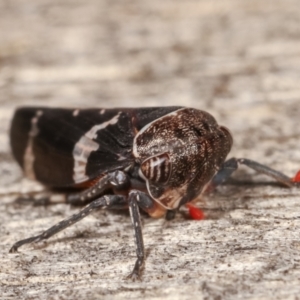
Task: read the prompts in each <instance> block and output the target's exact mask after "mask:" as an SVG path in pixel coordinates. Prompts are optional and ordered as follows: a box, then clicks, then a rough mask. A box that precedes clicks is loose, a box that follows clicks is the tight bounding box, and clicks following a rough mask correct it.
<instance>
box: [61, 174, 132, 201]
mask: <svg viewBox="0 0 300 300" xmlns="http://www.w3.org/2000/svg"><path fill="white" fill-rule="evenodd" d="M127 184H129V179H128V175H126V173H124V172H123V171H120V170H117V171H114V172H111V173H108V174H105V175H104V176H103V177H101V178H100V180H99V181H97V183H95V184H94V185H93V186H91V187H90V188H88V189H86V190H83V191H81V192H78V193H73V194H69V195H67V196H66V202H67V203H70V204H72V205H83V204H86V203H87V202H90V201H91V200H93V199H95V198H98V197H99V196H101V195H102V194H103V192H104V191H105V190H107V189H109V188H115V189H121V188H124V187H125V186H126V185H127Z"/></svg>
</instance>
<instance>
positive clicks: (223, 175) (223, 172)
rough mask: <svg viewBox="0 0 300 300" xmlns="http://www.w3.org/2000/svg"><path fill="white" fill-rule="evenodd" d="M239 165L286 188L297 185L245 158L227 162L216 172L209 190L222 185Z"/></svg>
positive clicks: (274, 171)
mask: <svg viewBox="0 0 300 300" xmlns="http://www.w3.org/2000/svg"><path fill="white" fill-rule="evenodd" d="M239 165H245V166H247V167H249V168H251V169H253V170H255V171H257V172H258V173H262V174H265V175H267V176H269V177H272V178H274V179H275V180H276V181H278V182H280V183H282V184H284V185H286V186H288V187H292V186H298V184H297V183H295V182H293V181H292V179H291V178H290V177H288V176H286V175H285V174H283V173H281V172H279V171H276V170H274V169H272V168H270V167H267V166H265V165H262V164H260V163H258V162H256V161H253V160H250V159H247V158H234V157H233V158H231V159H229V160H227V161H226V162H225V163H224V164H223V166H222V168H221V169H220V170H219V171H218V173H217V174H216V175H215V176H214V177H213V179H212V181H211V183H210V186H209V187H210V188H211V187H213V188H214V187H217V186H218V185H220V184H222V183H223V182H224V181H226V180H227V179H228V178H229V177H230V176H231V174H232V173H233V172H234V171H235V170H236V169H237V168H238V167H239Z"/></svg>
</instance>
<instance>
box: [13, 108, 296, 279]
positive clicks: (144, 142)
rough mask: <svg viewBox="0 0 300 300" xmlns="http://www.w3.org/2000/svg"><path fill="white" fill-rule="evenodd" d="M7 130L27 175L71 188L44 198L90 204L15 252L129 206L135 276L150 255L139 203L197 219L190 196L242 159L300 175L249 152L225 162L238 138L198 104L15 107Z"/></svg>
mask: <svg viewBox="0 0 300 300" xmlns="http://www.w3.org/2000/svg"><path fill="white" fill-rule="evenodd" d="M10 136H11V148H12V152H13V155H14V157H15V158H16V160H17V162H18V163H19V165H20V166H21V167H22V169H23V171H24V174H25V175H26V176H27V177H29V178H31V179H35V180H37V181H39V182H41V183H43V184H44V185H45V186H48V187H49V188H73V189H74V190H73V192H72V193H66V194H60V195H58V196H57V195H55V194H54V195H49V196H48V197H47V199H44V200H46V201H48V202H49V203H51V202H54V199H55V200H57V199H59V201H62V202H66V203H69V204H76V205H77V204H81V205H85V207H84V208H83V209H82V210H81V211H80V212H78V213H76V214H74V215H72V216H71V217H69V218H67V219H65V220H63V221H61V222H59V223H58V224H56V225H54V226H53V227H51V228H49V229H47V230H45V231H44V232H42V233H41V234H39V235H36V236H33V237H29V238H27V239H23V240H21V241H18V242H16V243H15V244H14V245H13V246H12V248H11V249H10V252H16V251H17V250H18V248H19V247H20V246H22V245H24V244H28V243H32V242H38V241H41V240H45V239H48V238H49V237H51V236H53V235H54V234H56V233H58V232H59V231H61V230H63V229H65V228H67V227H68V226H70V225H72V224H74V223H76V222H78V221H79V220H81V219H83V218H84V217H86V216H87V215H88V214H90V213H91V212H92V211H95V210H98V209H129V212H130V216H131V222H132V226H133V230H134V238H135V243H136V256H137V259H136V262H135V265H134V267H133V270H132V272H131V273H130V275H129V277H131V278H132V279H137V278H140V276H141V272H142V270H143V267H144V262H145V252H144V242H143V235H142V226H141V218H140V209H141V210H143V211H144V212H146V213H148V214H149V215H150V216H151V217H154V218H159V217H164V216H165V217H166V219H171V218H173V217H174V215H175V213H176V211H177V210H178V209H179V208H180V207H181V206H182V205H184V204H187V205H189V208H190V210H191V212H193V214H194V215H195V216H196V217H195V218H198V217H199V218H200V217H201V216H199V214H198V213H197V212H196V211H195V210H194V209H193V208H192V206H191V203H192V202H193V201H194V200H195V199H197V198H198V197H199V196H200V195H201V194H202V193H203V192H205V190H207V189H208V188H211V187H216V186H218V185H219V184H221V183H222V182H223V181H225V180H226V179H227V178H228V177H229V176H230V175H231V174H232V173H233V172H234V171H235V170H236V169H237V168H238V166H239V165H241V164H243V165H246V166H248V167H250V168H252V169H254V170H256V171H257V172H260V173H264V174H266V175H268V176H270V177H273V178H274V179H275V180H277V181H279V182H281V183H282V184H284V185H286V186H288V187H293V186H299V181H300V178H299V177H300V175H297V176H298V177H297V176H296V177H295V178H294V179H291V178H289V177H288V176H286V175H284V174H282V173H280V172H278V171H275V170H273V169H271V168H269V167H267V166H264V165H261V164H259V163H257V162H255V161H252V160H249V159H243V158H240V159H236V158H231V159H229V160H227V161H225V160H226V157H227V155H228V153H229V151H230V149H231V146H232V143H233V140H232V136H231V134H230V132H229V130H228V129H227V128H225V127H223V126H219V125H218V124H217V122H216V120H215V119H214V118H213V117H212V116H211V115H210V114H209V113H207V112H205V111H201V110H197V109H193V108H186V107H175V106H174V107H151V108H115V109H99V108H94V109H61V108H44V107H22V108H19V109H18V110H17V111H16V112H15V115H14V117H13V120H12V125H11V132H10ZM55 197H56V198H55ZM57 197H59V198H57Z"/></svg>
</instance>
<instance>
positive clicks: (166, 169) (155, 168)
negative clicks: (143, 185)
mask: <svg viewBox="0 0 300 300" xmlns="http://www.w3.org/2000/svg"><path fill="white" fill-rule="evenodd" d="M171 167H172V165H171V161H170V157H169V154H168V153H162V154H158V155H155V156H151V157H149V158H147V159H146V160H144V161H143V162H142V164H141V172H142V174H143V175H144V177H145V178H146V179H148V180H149V181H151V182H153V183H162V184H164V183H167V182H168V180H169V178H170V175H171Z"/></svg>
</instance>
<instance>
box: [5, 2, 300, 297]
mask: <svg viewBox="0 0 300 300" xmlns="http://www.w3.org/2000/svg"><path fill="white" fill-rule="evenodd" d="M299 4H300V3H299V1H298V0H277V1H274V0H266V1H261V0H242V1H241V0H219V1H218V0H199V1H196V0H185V1H176V0H165V1H162V0H151V1H138V0H122V1H112V0H100V1H95V0H64V1H58V0H30V1H24V0H14V1H9V0H0V124H1V126H0V139H1V143H0V163H1V187H0V190H1V192H2V193H5V192H7V191H8V190H9V191H15V190H16V189H20V180H21V178H22V175H21V173H20V171H19V170H18V168H17V166H16V164H15V163H13V160H12V157H11V155H10V149H9V141H8V135H7V132H8V129H9V124H10V119H11V116H12V113H13V111H14V109H15V108H16V107H17V106H24V105H47V106H53V107H54V106H61V107H135V106H167V105H168V106H170V105H183V106H190V107H195V108H197V109H203V110H207V111H209V112H210V113H211V114H213V115H214V116H215V117H216V119H217V120H218V122H219V123H220V124H222V125H225V126H227V127H228V128H229V129H230V130H231V131H232V133H233V136H234V140H235V144H234V147H233V150H232V154H231V155H233V156H237V157H248V158H251V159H255V160H258V161H260V162H263V163H265V164H268V165H270V166H272V167H274V168H277V169H279V170H282V171H284V172H285V173H287V174H289V175H291V176H292V175H293V174H295V173H296V171H297V170H298V169H299V168H300V151H299V146H300V143H299V138H300V126H299V118H300V23H299V20H300V5H299ZM27 184H28V183H26V184H24V183H23V185H25V186H27ZM251 195H253V191H252V194H251ZM237 197H239V196H237ZM259 197H260V196H259ZM231 199H237V198H231ZM266 201H267V200H266ZM279 203H282V202H279ZM287 203H292V202H285V203H284V204H285V205H288V204H287ZM253 205H254V204H253ZM257 205H259V204H258V203H257V202H256V203H255V205H254V206H255V207H256V208H257ZM268 205H269V204H268ZM278 205H279V206H278V207H280V205H281V204H278ZM289 205H290V207H289V208H287V209H289V211H290V213H293V212H295V211H297V210H299V208H298V207H296V206H295V205H296V204H295V203H294V204H289ZM293 205H294V206H293ZM10 209H11V208H10ZM17 213H18V212H17V211H15V212H14V214H12V215H16V214H17ZM19 213H20V214H21V213H22V212H20V211H19ZM277 213H278V214H281V213H282V214H284V215H285V216H287V215H288V212H286V211H285V210H283V212H282V211H275V213H274V215H276V214H277ZM49 214H51V213H49ZM260 215H262V214H260ZM271 215H272V214H271ZM272 216H273V215H272ZM272 216H271V217H270V216H269V218H271V219H272ZM4 218H7V216H6V217H5V216H4V217H3V218H2V217H1V220H4ZM20 218H21V216H20ZM298 218H299V217H298ZM32 219H34V218H32ZM246 219H247V213H246V217H245V220H246ZM250 219H251V220H253V219H254V218H253V217H252V218H250ZM247 220H248V219H247ZM291 220H292V219H291ZM248 221H249V220H248ZM214 222H215V221H214ZM220 222H222V221H220ZM249 222H251V221H249ZM272 222H273V221H272ZM274 222H275V221H274ZM52 223H53V222H52ZM47 224H48V223H47ZM205 224H210V223H209V221H207V223H205ZM214 224H217V225H213V226H216V228H217V226H219V225H218V223H216V222H215V223H214ZM248 224H249V223H248ZM272 224H273V223H272ZM175 226H176V225H175ZM207 226H209V225H207ZM224 226H225V225H224V224H223V223H222V224H221V225H220V228H221V232H222V228H224ZM270 226H271V225H270ZM288 226H289V225H286V228H287V227H288ZM19 227H20V228H18V230H24V228H21V227H22V226H19ZM12 228H13V230H16V228H15V227H14V225H12ZM38 228H39V227H36V228H35V230H36V231H38V230H40V229H38ZM203 228H204V229H203V232H204V233H206V231H205V225H204V227H203ZM220 228H219V229H220ZM206 229H207V235H208V236H207V237H208V238H211V236H210V234H213V235H214V236H218V231H216V232H213V231H212V229H211V228H206ZM130 230H131V229H130ZM181 230H182V229H181ZM7 232H11V229H9V230H8V229H7ZM243 232H247V230H244V231H243ZM298 232H299V231H298ZM170 234H171V238H173V235H172V233H170ZM231 234H232V235H234V234H237V239H239V233H238V232H237V233H231ZM285 234H286V236H288V233H285ZM291 234H293V233H291ZM257 235H258V234H257ZM257 235H256V236H257ZM153 236H155V235H154V234H153V235H152V237H153ZM231 237H232V236H231ZM298 237H299V236H298ZM148 238H149V237H148ZM171 238H170V237H169V238H168V239H171ZM210 240H211V239H210ZM250 240H252V237H250ZM148 241H149V240H148ZM160 242H161V241H159V242H158V241H156V244H160ZM290 242H291V241H290ZM95 243H96V241H95ZM153 243H155V242H153ZM284 243H289V242H284ZM291 243H292V242H291ZM294 246H295V245H294ZM60 247H62V248H63V247H64V246H63V245H60ZM266 247H267V249H268V250H267V251H266V252H265V253H263V254H259V255H265V257H263V258H262V259H261V260H262V261H265V260H268V258H269V253H270V252H268V251H272V249H275V248H276V249H281V248H280V247H281V246H280V247H277V246H276V247H275V246H274V245H273V244H272V245H271V246H270V249H269V248H268V246H266ZM289 247H290V249H292V248H293V245H292V244H289ZM295 247H296V248H297V247H298V248H297V249H298V250H299V245H298V246H295ZM295 247H294V249H296V248H295ZM220 248H221V249H222V247H221V246H220V245H218V244H216V249H217V250H216V251H219V249H220ZM227 248H228V247H227V246H226V247H225V248H224V251H226V249H227ZM201 249H202V248H201ZM203 249H205V248H203ZM190 250H191V249H190ZM298 250H297V251H298ZM5 251H6V250H5ZM83 251H85V250H83ZM191 251H192V250H191ZM220 251H222V250H220ZM278 251H280V250H278ZM282 251H283V252H282V253H285V252H284V251H285V248H282ZM295 251H296V250H295ZM298 252H299V251H298ZM3 253H4V252H3ZM5 253H6V252H5ZM5 255H6V254H5ZM197 256H198V254H197V253H196V254H195V256H194V257H197ZM3 257H6V256H3ZM202 257H203V256H202ZM276 257H277V258H278V257H280V255H277V256H276ZM297 257H298V258H297V259H299V256H297ZM278 259H279V258H278ZM150 261H151V260H150ZM207 261H208V264H206V263H207V262H206V261H205V262H204V261H201V263H199V264H200V266H201V267H202V266H203V268H204V269H205V268H208V269H209V268H210V266H212V265H210V264H209V257H208V258H207ZM298 262H299V260H298ZM4 264H5V263H4V262H2V263H1V265H4ZM284 264H285V261H284V262H283V265H284ZM196 265H197V264H196ZM298 265H299V263H298ZM149 266H151V264H149ZM228 266H229V264H228ZM201 267H200V271H201ZM149 268H150V267H149ZM224 268H225V269H226V268H227V264H225V263H224ZM228 268H229V270H227V269H226V271H224V272H225V273H223V275H224V276H223V278H221V279H220V277H219V275H218V273H217V270H215V271H212V273H209V274H211V276H212V281H214V282H219V284H220V286H222V288H220V289H219V290H218V289H216V290H215V291H217V292H216V295H219V296H220V295H222V293H223V292H224V291H227V292H228V293H229V294H230V293H231V292H230V288H233V290H234V289H235V288H237V289H244V290H245V291H246V290H247V292H249V290H248V287H250V290H251V287H252V286H253V285H255V286H256V289H257V290H258V291H260V294H259V295H264V292H265V291H266V290H268V289H269V291H271V290H272V289H273V288H274V286H272V282H271V281H270V282H267V283H265V282H264V281H262V283H261V280H260V279H258V278H260V277H259V274H262V273H264V272H267V271H266V269H263V270H261V269H259V270H257V269H255V267H253V269H252V267H249V270H248V271H247V272H249V273H248V274H249V278H250V283H249V285H248V287H245V285H244V281H243V280H244V279H243V277H241V276H244V275H245V273H242V275H241V274H240V273H234V274H233V273H232V272H231V270H230V267H228ZM208 269H207V270H208ZM225 269H224V270H225ZM291 269H293V268H292V267H291ZM126 270H127V269H126ZM196 270H198V269H196ZM209 270H210V269H209ZM270 270H271V267H270ZM98 271H99V270H98ZM227 271H228V272H227ZM191 272H192V271H191ZM209 272H210V271H209ZM214 272H215V273H214ZM226 272H227V273H226ZM270 272H272V271H270ZM8 273H9V272H8ZM154 273H156V272H155V271H153V272H152V273H151V272H149V274H152V275H153V274H154ZM108 274H111V273H108ZM190 274H192V273H190ZM276 274H277V273H276ZM286 274H287V273H285V275H286ZM202 275H205V274H196V275H195V277H194V279H195V278H197V280H200V278H202V277H201V276H202ZM281 275H282V274H281V273H279V275H278V276H279V277H278V278H280V276H281ZM285 275H284V276H285ZM118 276H119V275H118ZM191 276H192V275H191ZM230 276H233V277H230ZM270 276H271V275H270ZM282 276H283V275H282ZM287 276H288V275H287ZM297 276H298V275H297ZM271 277H272V276H271ZM170 278H171V277H170ZM172 278H174V294H173V296H174V295H177V294H178V293H179V291H178V287H179V285H178V284H177V282H176V280H177V279H178V280H183V279H182V278H181V277H180V275H179V277H178V278H177V275H176V274H174V275H172ZM176 278H177V279H176ZM227 278H229V281H230V283H228V282H227V281H226V280H227ZM272 278H273V277H272ZM298 278H299V276H298ZM175 279H176V280H175ZM293 279H295V277H292V278H288V279H287V280H286V281H285V285H284V287H283V286H282V287H281V288H282V289H283V288H284V289H285V291H286V293H287V294H288V293H289V291H291V290H293V288H296V289H297V287H299V281H297V282H296V281H293ZM201 280H204V282H206V280H207V278H204V279H203V278H202V279H201ZM239 280H242V281H239ZM272 280H273V279H272ZM183 281H184V280H183ZM184 282H185V281H184ZM235 282H239V285H237V286H235ZM287 282H289V283H290V285H287V284H286V283H287ZM98 284H99V283H98ZM256 284H257V285H256ZM162 290H164V289H162ZM203 290H205V289H203ZM203 290H202V291H203ZM275 290H276V288H275ZM183 291H184V290H182V291H181V293H183ZM273 291H274V289H273ZM276 291H277V293H279V294H280V290H276ZM298 292H299V288H298ZM232 294H234V292H232ZM250 294H251V292H250ZM159 295H161V294H159ZM201 295H206V294H205V293H204V294H201ZM223 295H224V294H223ZM247 295H249V294H247ZM257 295H258V294H257ZM269 295H272V296H274V294H272V293H271V294H269ZM282 295H286V294H282ZM220 297H221V298H215V299H222V296H220ZM0 298H1V297H0ZM272 298H273V299H274V297H272ZM170 299H171V298H170ZM172 299H175V298H174V297H173V298H172ZM182 299H183V298H182ZM211 299H212V298H211ZM236 299H237V298H236ZM239 299H245V297H241V298H239ZM269 299H270V298H269Z"/></svg>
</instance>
